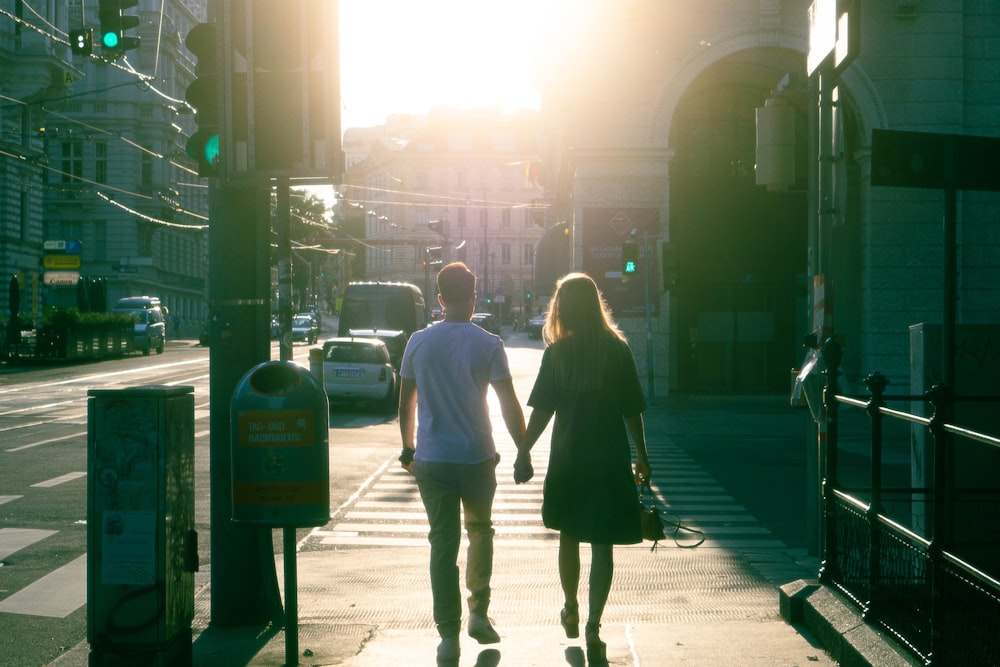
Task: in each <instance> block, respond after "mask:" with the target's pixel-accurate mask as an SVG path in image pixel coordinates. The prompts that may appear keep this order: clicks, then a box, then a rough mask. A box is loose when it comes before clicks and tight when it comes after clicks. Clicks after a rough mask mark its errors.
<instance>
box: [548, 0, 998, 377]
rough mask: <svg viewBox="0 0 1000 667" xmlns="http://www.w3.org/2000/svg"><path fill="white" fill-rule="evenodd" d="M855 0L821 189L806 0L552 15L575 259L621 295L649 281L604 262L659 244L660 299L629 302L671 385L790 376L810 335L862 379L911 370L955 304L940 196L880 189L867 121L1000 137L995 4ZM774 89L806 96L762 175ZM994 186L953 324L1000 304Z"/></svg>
mask: <svg viewBox="0 0 1000 667" xmlns="http://www.w3.org/2000/svg"><path fill="white" fill-rule="evenodd" d="M848 4H850V5H851V7H852V9H851V11H852V12H859V13H860V16H857V15H855V17H854V18H860V20H859V21H858V25H860V41H859V44H860V51H859V52H858V54H857V57H856V58H855V59H854V60H853V61H852V62H851V64H850V65H849V66H847V68H846V69H845V70H844V71H843V73H842V74H841V75H840V77H839V81H838V89H837V91H836V92H837V95H838V98H837V103H836V110H835V111H834V113H833V118H834V123H835V134H834V139H833V154H832V156H831V164H833V167H832V171H831V174H832V176H831V181H832V182H833V184H834V187H833V189H832V190H831V191H829V192H828V193H827V194H828V197H827V198H826V199H824V201H823V202H820V201H818V192H817V179H818V172H819V170H818V168H817V164H818V157H817V155H818V153H817V151H818V148H817V142H818V139H817V136H818V134H817V133H818V130H817V115H818V112H817V104H818V95H817V87H816V86H817V81H816V78H815V77H810V76H809V75H808V74H807V68H806V61H807V55H808V53H809V28H810V18H809V6H810V2H809V1H808V0H737V1H735V2H699V3H665V2H659V1H658V0H621V1H616V2H594V3H584V4H583V5H581V9H580V12H579V13H578V14H577V15H575V16H572V17H562V20H560V21H559V23H558V24H557V25H553V26H552V27H551V31H550V34H551V36H552V40H551V46H550V47H548V48H547V49H546V50H545V54H544V56H543V58H542V61H541V64H540V68H539V77H538V78H539V81H540V87H541V89H542V93H543V114H544V115H545V119H546V124H547V126H548V127H549V129H550V133H549V138H550V143H549V146H550V148H551V152H550V154H548V155H547V156H546V162H547V164H548V165H550V167H551V168H552V169H553V171H554V173H552V174H551V175H550V178H551V179H552V180H553V181H554V182H556V183H557V185H558V187H557V191H556V192H555V193H554V195H553V204H554V206H555V208H556V213H555V215H556V216H557V217H560V218H563V219H566V220H570V221H571V225H570V229H571V235H572V262H571V263H572V268H574V269H577V270H585V271H588V272H593V273H596V274H598V275H595V278H598V280H599V282H600V283H601V285H602V288H603V289H604V290H605V293H606V294H608V293H610V295H611V296H610V297H609V301H610V300H612V299H617V298H620V297H619V296H616V295H617V294H618V293H620V292H622V291H628V290H629V289H632V290H634V287H629V286H625V287H624V288H623V286H622V280H621V277H620V274H618V273H616V271H615V268H616V267H614V265H613V260H612V259H609V257H611V256H613V254H614V251H615V249H616V248H618V247H620V244H621V241H622V240H623V238H624V237H625V236H627V235H629V234H631V233H633V230H636V231H635V232H634V233H636V234H637V237H638V238H639V240H640V242H642V243H643V244H644V248H643V250H642V252H641V259H640V275H639V277H637V278H633V282H634V281H635V280H643V281H644V282H646V284H648V285H649V287H650V288H651V289H650V290H649V298H648V303H649V308H648V312H649V313H650V314H651V315H650V316H649V317H646V312H647V311H646V309H644V308H641V307H640V308H639V309H635V308H629V305H628V303H623V304H621V305H620V306H619V314H620V318H621V320H622V322H623V324H624V326H625V328H626V329H627V330H628V332H629V336H630V339H631V340H632V341H633V348H634V350H635V351H636V353H637V362H638V365H639V367H640V375H641V376H645V377H648V378H651V379H652V382H653V389H654V390H655V392H654V393H655V394H656V395H661V396H662V395H665V394H666V393H667V392H671V391H683V392H734V393H746V392H778V391H785V390H787V388H788V386H789V371H790V370H791V369H793V368H796V367H797V366H798V365H799V364H801V362H802V360H803V356H804V352H805V351H804V349H803V347H802V341H803V339H804V338H805V337H807V336H808V335H809V334H811V333H816V334H819V335H820V337H824V336H827V335H829V334H830V333H831V332H832V333H833V334H834V335H836V336H839V337H840V339H841V340H842V341H843V344H844V348H845V356H844V369H845V374H846V375H845V377H846V380H847V381H848V382H849V384H851V385H852V387H853V388H858V385H859V384H860V380H861V379H863V378H864V376H865V375H867V374H868V373H869V372H872V371H881V372H882V373H884V374H886V375H887V376H888V377H889V378H890V381H891V382H892V383H893V384H898V385H899V386H902V387H906V386H907V382H908V381H907V378H908V377H909V375H910V366H909V364H910V350H909V327H910V326H911V325H913V324H916V323H921V322H931V323H933V322H937V323H940V322H941V321H942V311H943V308H944V304H945V300H946V299H948V298H949V297H947V296H946V295H945V293H944V290H943V283H944V280H943V271H944V261H945V260H944V257H943V249H942V232H941V221H942V216H943V214H944V204H943V195H942V193H941V192H940V191H937V190H932V189H920V190H917V189H907V188H898V187H875V186H872V185H871V162H872V150H871V145H872V144H871V142H872V132H873V130H875V129H880V128H885V129H900V130H910V131H922V132H940V133H952V134H969V135H984V136H996V135H997V133H998V130H1000V128H998V124H1000V114H997V113H996V111H997V105H998V103H1000V93H998V91H997V88H996V73H997V71H998V67H1000V41H998V40H997V39H996V34H997V27H998V25H1000V9H998V8H996V7H994V6H993V5H992V4H991V3H986V2H982V1H981V0H957V1H954V0H919V1H917V0H889V1H886V2H860V3H854V4H851V3H848ZM584 8H586V9H584ZM769 98H770V99H780V100H781V102H782V103H783V104H786V105H788V106H790V107H791V108H792V109H793V110H794V119H795V120H794V169H793V170H792V172H791V177H790V179H789V182H788V183H787V184H786V187H782V188H766V187H763V186H759V185H756V182H755V169H754V168H755V160H756V158H757V156H756V155H755V131H756V128H755V112H756V110H757V109H758V108H761V107H764V106H765V103H766V102H767V100H768V99H769ZM998 203H1000V201H998V197H997V195H996V194H995V193H988V192H963V193H960V194H959V204H958V271H957V274H958V290H957V291H958V295H959V296H958V301H957V321H958V323H959V325H961V324H963V323H996V322H997V320H998V319H1000V312H998V311H1000V228H998V226H997V225H996V215H997V210H998ZM821 210H822V211H823V212H824V215H828V220H829V223H828V224H825V225H824V224H822V223H821V221H820V219H821V217H822V216H821V215H820V211H821ZM643 239H644V240H643ZM643 272H645V275H642V273H643ZM817 276H821V278H819V279H818V278H817ZM647 278H648V281H646V279H647ZM820 282H821V283H822V288H823V290H822V291H818V290H817V289H816V288H815V287H814V286H816V285H818V284H819V283H820ZM613 305H614V304H613ZM824 305H825V308H824ZM816 327H819V330H818V331H814V329H815V328H816ZM994 349H996V346H994ZM650 359H651V360H650ZM644 369H648V370H649V373H648V375H647V374H645V373H643V370H644ZM861 388H862V389H863V387H861Z"/></svg>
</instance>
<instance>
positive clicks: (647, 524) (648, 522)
mask: <svg viewBox="0 0 1000 667" xmlns="http://www.w3.org/2000/svg"><path fill="white" fill-rule="evenodd" d="M663 514H664V512H663V511H662V510H660V508H659V506H658V505H657V504H656V496H654V495H653V489H652V488H651V487H650V486H649V484H648V483H647V484H641V485H639V519H640V522H641V524H642V539H644V540H651V541H652V542H653V546H652V547H650V549H649V550H650V551H655V550H656V547H657V545H658V544H659V542H660V540H663V539H666V537H667V536H666V532H665V531H664V525H666V526H669V527H671V528H673V529H674V532H673V535H672V536H671V537H673V538H674V544H676V545H677V546H678V547H680V548H681V549H693V548H694V547H696V546H698V545H699V544H701V543H702V542H704V541H705V533H703V532H701V531H700V530H697V529H695V528H688V527H687V526H684V525H681V522H680V517H678V519H677V521H671V520H670V519H666V518H664V516H663ZM682 530H684V531H687V532H689V533H692V534H694V535H697V536H698V541H697V542H695V543H694V544H681V543H680V542H678V541H677V534H678V533H679V532H680V531H682Z"/></svg>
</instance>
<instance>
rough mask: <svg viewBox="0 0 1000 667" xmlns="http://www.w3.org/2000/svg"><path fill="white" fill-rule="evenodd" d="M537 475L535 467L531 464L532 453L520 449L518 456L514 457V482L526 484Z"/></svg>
mask: <svg viewBox="0 0 1000 667" xmlns="http://www.w3.org/2000/svg"><path fill="white" fill-rule="evenodd" d="M534 476H535V469H534V467H533V466H532V465H531V454H530V453H529V452H527V451H518V453H517V458H516V459H514V483H515V484H524V483H525V482H527V481H528V480H530V479H531V478H532V477H534Z"/></svg>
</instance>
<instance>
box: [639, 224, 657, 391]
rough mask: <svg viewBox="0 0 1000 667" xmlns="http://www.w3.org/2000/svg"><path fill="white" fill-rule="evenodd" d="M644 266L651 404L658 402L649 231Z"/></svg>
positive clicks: (644, 237)
mask: <svg viewBox="0 0 1000 667" xmlns="http://www.w3.org/2000/svg"><path fill="white" fill-rule="evenodd" d="M642 255H643V265H644V266H645V267H646V268H645V272H646V384H647V386H648V392H647V393H648V394H649V404H650V405H653V402H654V401H656V382H655V379H654V374H653V320H652V314H651V311H652V310H653V303H652V301H651V300H650V296H649V294H650V287H649V281H650V279H651V275H652V273H653V270H652V260H651V259H650V256H649V231H648V230H645V231H643V232H642Z"/></svg>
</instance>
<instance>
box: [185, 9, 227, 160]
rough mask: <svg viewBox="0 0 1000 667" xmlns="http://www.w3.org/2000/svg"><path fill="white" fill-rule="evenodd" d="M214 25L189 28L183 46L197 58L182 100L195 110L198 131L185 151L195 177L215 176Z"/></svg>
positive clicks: (216, 77)
mask: <svg viewBox="0 0 1000 667" xmlns="http://www.w3.org/2000/svg"><path fill="white" fill-rule="evenodd" d="M217 39H218V35H217V32H216V29H215V24H214V23H199V24H198V25H196V26H195V27H193V28H191V32H189V33H188V34H187V37H186V38H185V39H184V45H185V46H187V48H188V50H189V51H190V52H191V53H193V54H194V56H195V57H196V58H197V59H198V63H197V65H196V66H195V70H194V72H195V80H194V81H192V82H191V84H190V85H189V86H188V87H187V91H186V92H185V93H184V96H185V98H186V99H187V101H188V104H190V105H191V106H192V107H194V109H195V111H197V116H196V117H195V120H196V122H197V123H198V129H197V130H195V133H194V134H192V135H191V138H190V139H188V141H187V145H186V146H185V151H186V152H187V154H188V155H190V156H191V157H192V158H194V160H195V162H197V163H198V175H199V176H202V177H206V178H208V177H212V176H217V175H218V167H219V158H220V152H219V125H220V117H219V116H220V113H219V72H218V67H217V56H216V54H217V52H216V42H217Z"/></svg>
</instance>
